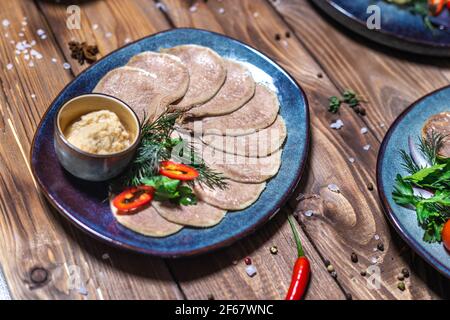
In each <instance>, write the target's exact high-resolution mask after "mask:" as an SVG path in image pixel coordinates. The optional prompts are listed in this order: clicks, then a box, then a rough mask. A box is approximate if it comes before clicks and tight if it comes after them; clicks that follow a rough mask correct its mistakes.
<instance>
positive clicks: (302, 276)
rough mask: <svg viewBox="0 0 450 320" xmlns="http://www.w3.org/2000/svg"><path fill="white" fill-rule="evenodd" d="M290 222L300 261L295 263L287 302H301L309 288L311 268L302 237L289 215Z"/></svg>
mask: <svg viewBox="0 0 450 320" xmlns="http://www.w3.org/2000/svg"><path fill="white" fill-rule="evenodd" d="M288 221H289V224H290V225H291V229H292V232H293V233H294V238H295V243H296V244H297V251H298V259H297V261H296V262H295V266H294V272H293V273H292V280H291V286H290V287H289V291H288V293H287V295H286V298H285V300H300V299H301V298H302V297H303V294H304V293H305V290H306V287H307V286H308V281H309V274H310V272H311V268H310V265H309V260H308V258H306V256H305V253H304V252H303V247H302V243H301V242H300V236H299V235H298V232H297V229H295V225H294V222H293V221H292V216H291V215H288Z"/></svg>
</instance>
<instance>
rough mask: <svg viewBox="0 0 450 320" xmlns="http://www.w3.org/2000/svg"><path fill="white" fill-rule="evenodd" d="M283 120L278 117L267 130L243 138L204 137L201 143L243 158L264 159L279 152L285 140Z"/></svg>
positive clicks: (285, 132)
mask: <svg viewBox="0 0 450 320" xmlns="http://www.w3.org/2000/svg"><path fill="white" fill-rule="evenodd" d="M286 136H287V131H286V125H285V123H284V120H283V118H282V117H281V116H278V117H277V119H276V120H275V122H274V123H273V124H272V125H271V126H270V127H268V128H265V129H263V130H260V131H258V132H256V133H252V134H248V135H243V136H237V137H235V136H217V135H206V136H203V137H202V138H201V139H202V141H203V142H204V143H205V144H207V145H209V146H211V147H213V148H215V149H218V150H221V151H224V152H227V153H232V154H237V155H241V156H245V157H266V156H268V155H270V154H272V153H274V152H275V151H277V150H279V149H280V148H281V147H282V146H283V143H284V141H285V140H286Z"/></svg>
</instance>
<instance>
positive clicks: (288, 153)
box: [31, 29, 309, 257]
mask: <svg viewBox="0 0 450 320" xmlns="http://www.w3.org/2000/svg"><path fill="white" fill-rule="evenodd" d="M181 44H199V45H203V46H207V47H210V48H212V49H214V50H215V51H217V52H218V53H219V54H221V55H222V56H224V57H231V58H234V59H237V60H240V61H243V62H247V63H249V64H252V65H254V66H256V67H257V68H259V69H261V70H262V71H264V72H265V73H266V74H267V76H266V77H264V76H262V78H263V79H261V80H265V81H268V82H272V85H273V86H274V87H275V88H276V89H277V91H278V97H279V100H280V104H281V108H280V112H281V115H282V116H283V117H284V119H285V121H286V126H287V131H288V138H287V141H286V144H285V147H284V152H283V155H282V165H281V170H280V172H279V173H278V175H277V176H276V177H275V178H273V179H272V180H271V181H269V183H268V184H267V188H266V190H265V191H264V192H263V194H262V195H261V197H260V198H259V200H258V201H257V202H256V203H255V204H253V205H252V206H251V207H249V208H247V209H246V210H243V211H240V212H231V213H229V214H227V216H226V217H225V219H224V220H223V221H222V222H221V223H220V224H219V225H217V226H215V227H213V228H209V229H191V228H185V229H183V230H182V231H181V232H179V233H177V234H175V235H172V236H170V237H167V238H162V239H158V238H151V237H145V236H142V235H140V234H137V233H135V232H133V231H131V230H129V229H127V228H125V227H123V226H121V225H120V224H118V223H117V222H116V220H115V219H114V217H113V216H112V214H111V212H110V209H109V205H108V203H107V202H104V200H105V199H106V198H107V184H105V183H88V182H85V181H81V180H78V179H76V178H74V177H73V176H71V175H69V174H68V173H67V172H65V171H64V170H63V169H62V168H61V166H60V165H59V163H58V160H57V158H56V154H55V151H54V148H53V122H54V116H55V114H56V112H57V111H58V109H59V108H60V107H61V106H62V105H63V104H64V102H65V101H67V100H69V99H71V98H73V97H75V96H77V95H80V94H84V93H88V92H91V91H92V89H93V88H94V87H95V85H96V84H97V82H98V81H99V80H100V79H101V78H102V77H103V76H104V75H105V74H106V73H107V72H108V71H110V70H112V69H114V68H117V67H119V66H123V65H125V64H126V63H127V62H128V60H129V59H130V58H131V57H132V56H134V55H136V54H138V53H140V52H142V51H147V50H151V51H157V50H159V49H161V48H167V47H173V46H176V45H181ZM259 74H260V75H261V73H259ZM308 146H309V112H308V103H307V100H306V96H305V94H304V93H303V91H302V89H300V87H299V85H298V84H297V83H296V82H295V80H294V79H293V78H292V77H291V76H290V75H289V74H288V73H287V72H286V71H284V70H283V69H282V68H281V67H280V66H278V65H277V64H276V63H275V62H273V61H272V60H270V59H269V58H268V57H266V56H265V55H263V54H262V53H260V52H258V51H257V50H255V49H253V48H251V47H249V46H248V45H245V44H243V43H241V42H239V41H237V40H234V39H231V38H228V37H226V36H223V35H219V34H216V33H212V32H209V31H203V30H196V29H174V30H170V31H166V32H162V33H159V34H155V35H152V36H150V37H148V38H144V39H142V40H139V41H137V42H135V43H132V44H130V45H128V46H126V47H124V48H121V49H119V50H117V51H115V52H113V53H111V54H110V55H108V56H107V57H105V58H104V59H102V60H100V61H99V62H97V63H96V64H95V65H93V66H92V67H90V68H89V69H87V70H86V71H84V72H83V73H82V74H80V75H79V76H78V77H77V78H76V79H75V80H74V81H72V82H71V83H70V84H69V85H68V86H67V87H66V88H65V89H64V90H63V91H62V92H61V94H60V95H59V96H58V97H57V98H56V100H55V101H54V102H53V103H52V105H51V106H50V108H49V109H48V111H47V113H46V114H45V115H44V117H43V119H42V121H41V123H40V125H39V127H38V129H37V132H36V135H35V138H34V142H33V147H32V152H31V163H32V169H33V173H34V176H35V178H36V180H37V182H38V183H39V185H40V186H41V188H42V190H43V192H44V194H45V195H46V197H47V198H48V200H49V201H50V202H51V203H52V204H53V205H54V206H55V207H56V208H57V209H58V210H59V212H61V213H62V214H63V215H64V216H65V217H66V218H68V219H69V220H70V221H71V222H73V223H75V225H76V226H78V227H80V228H81V229H82V230H84V231H87V232H88V233H89V234H92V235H94V236H96V237H97V238H100V239H102V240H104V241H106V242H108V243H110V244H114V245H117V246H119V247H122V248H126V249H130V250H134V251H138V252H142V253H147V254H152V255H158V256H163V257H177V256H185V255H194V254H199V253H203V252H207V251H210V250H214V249H218V248H221V247H224V246H227V245H230V244H231V243H233V242H235V241H236V240H238V239H240V238H242V237H244V236H245V235H248V234H249V233H252V232H253V231H255V230H256V229H257V228H258V227H260V226H261V225H262V224H263V223H265V222H267V221H268V220H269V219H271V218H272V217H273V216H274V215H275V214H276V213H277V212H278V211H279V209H280V207H281V206H282V205H283V204H284V203H285V202H286V200H287V199H288V198H289V196H290V195H291V193H292V192H293V190H294V189H295V187H296V186H297V184H298V181H299V180H300V176H301V174H302V171H303V167H304V164H305V161H306V158H307V152H308Z"/></svg>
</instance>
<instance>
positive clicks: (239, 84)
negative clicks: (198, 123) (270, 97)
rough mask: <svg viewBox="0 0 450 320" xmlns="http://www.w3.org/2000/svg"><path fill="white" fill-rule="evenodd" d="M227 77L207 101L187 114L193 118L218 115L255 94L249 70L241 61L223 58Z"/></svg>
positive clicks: (245, 101)
mask: <svg viewBox="0 0 450 320" xmlns="http://www.w3.org/2000/svg"><path fill="white" fill-rule="evenodd" d="M224 62H225V67H226V69H227V78H226V80H225V83H224V85H223V87H222V88H221V89H220V90H219V92H218V93H217V94H216V95H215V96H214V98H212V99H211V100H209V101H208V102H207V103H205V104H203V105H201V106H198V107H194V108H193V109H191V110H190V111H189V114H188V116H189V117H193V118H199V117H205V116H219V115H224V114H228V113H231V112H233V111H236V110H237V109H239V108H240V107H242V106H243V105H244V104H245V103H247V102H248V101H249V100H250V99H251V98H252V97H253V95H254V94H255V81H254V80H253V77H252V74H251V73H250V71H249V70H248V69H247V68H246V67H245V66H244V65H242V64H241V63H239V62H236V61H233V60H229V59H224Z"/></svg>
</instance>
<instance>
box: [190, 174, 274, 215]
mask: <svg viewBox="0 0 450 320" xmlns="http://www.w3.org/2000/svg"><path fill="white" fill-rule="evenodd" d="M265 188H266V183H265V182H263V183H257V184H250V183H240V182H235V181H232V180H229V181H228V187H227V188H226V189H224V190H221V189H218V188H215V189H210V188H208V187H206V186H203V185H199V184H196V185H195V187H194V191H195V194H196V195H197V197H198V198H199V199H200V200H201V201H205V202H206V203H209V204H210V205H213V206H214V207H217V208H221V209H224V210H231V211H238V210H243V209H245V208H247V207H249V206H251V205H252V204H253V203H255V202H256V200H258V198H259V196H260V195H261V193H262V192H263V190H264V189H265Z"/></svg>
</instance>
